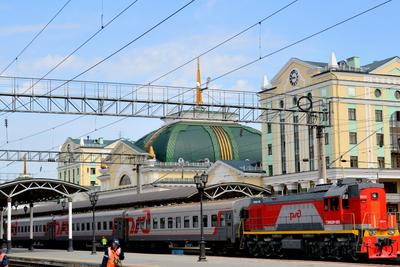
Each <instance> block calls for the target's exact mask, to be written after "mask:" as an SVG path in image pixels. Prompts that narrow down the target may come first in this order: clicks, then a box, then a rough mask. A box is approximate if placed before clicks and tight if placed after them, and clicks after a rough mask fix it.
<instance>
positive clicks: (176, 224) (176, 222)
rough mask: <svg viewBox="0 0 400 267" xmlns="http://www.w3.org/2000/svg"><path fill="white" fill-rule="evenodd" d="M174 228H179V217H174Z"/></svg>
mask: <svg viewBox="0 0 400 267" xmlns="http://www.w3.org/2000/svg"><path fill="white" fill-rule="evenodd" d="M175 228H181V217H175Z"/></svg>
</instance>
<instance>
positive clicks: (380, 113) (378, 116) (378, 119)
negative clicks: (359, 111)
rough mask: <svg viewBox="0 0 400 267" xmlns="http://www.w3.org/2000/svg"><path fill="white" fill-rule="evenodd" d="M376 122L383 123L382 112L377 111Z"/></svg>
mask: <svg viewBox="0 0 400 267" xmlns="http://www.w3.org/2000/svg"><path fill="white" fill-rule="evenodd" d="M375 121H378V122H381V121H383V116H382V110H379V109H377V110H375Z"/></svg>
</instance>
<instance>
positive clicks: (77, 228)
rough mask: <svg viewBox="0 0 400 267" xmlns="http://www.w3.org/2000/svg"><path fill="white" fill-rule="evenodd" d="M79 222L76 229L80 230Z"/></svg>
mask: <svg viewBox="0 0 400 267" xmlns="http://www.w3.org/2000/svg"><path fill="white" fill-rule="evenodd" d="M80 230H81V229H80V227H79V223H77V224H76V231H80Z"/></svg>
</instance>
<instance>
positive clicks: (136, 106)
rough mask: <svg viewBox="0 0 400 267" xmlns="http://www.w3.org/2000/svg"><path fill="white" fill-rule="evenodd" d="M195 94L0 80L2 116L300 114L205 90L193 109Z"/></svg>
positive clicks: (266, 118)
mask: <svg viewBox="0 0 400 267" xmlns="http://www.w3.org/2000/svg"><path fill="white" fill-rule="evenodd" d="M195 95H196V89H194V88H185V87H171V86H153V85H138V84H124V83H111V82H94V81H70V82H68V81H65V80H54V79H43V80H39V79H35V78H20V77H4V76H1V77H0V111H3V112H33V113H52V114H79V115H81V114H85V115H105V116H119V117H145V118H169V119H180V118H187V119H193V120H217V121H235V122H244V123H265V122H271V123H276V122H274V121H273V120H270V118H273V117H274V116H276V114H282V113H290V114H292V113H294V112H300V113H302V112H303V113H304V111H301V110H299V109H298V108H297V107H293V108H273V107H272V106H271V107H265V106H263V105H262V104H260V102H259V97H258V95H257V93H256V92H247V91H234V90H230V91H229V90H217V89H207V90H204V91H203V104H202V105H201V106H198V105H197V104H196V102H195ZM312 101H315V102H314V103H313V106H314V107H315V109H314V110H312V111H309V112H307V113H311V114H314V115H322V114H323V113H326V114H329V112H328V111H327V110H325V109H321V106H322V105H321V104H320V101H321V100H320V99H319V100H312ZM273 106H274V107H275V106H278V105H273ZM298 124H299V125H310V123H298ZM315 125H316V124H315V123H314V124H313V126H315Z"/></svg>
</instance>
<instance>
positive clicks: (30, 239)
mask: <svg viewBox="0 0 400 267" xmlns="http://www.w3.org/2000/svg"><path fill="white" fill-rule="evenodd" d="M29 250H31V251H32V250H33V203H31V204H29Z"/></svg>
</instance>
